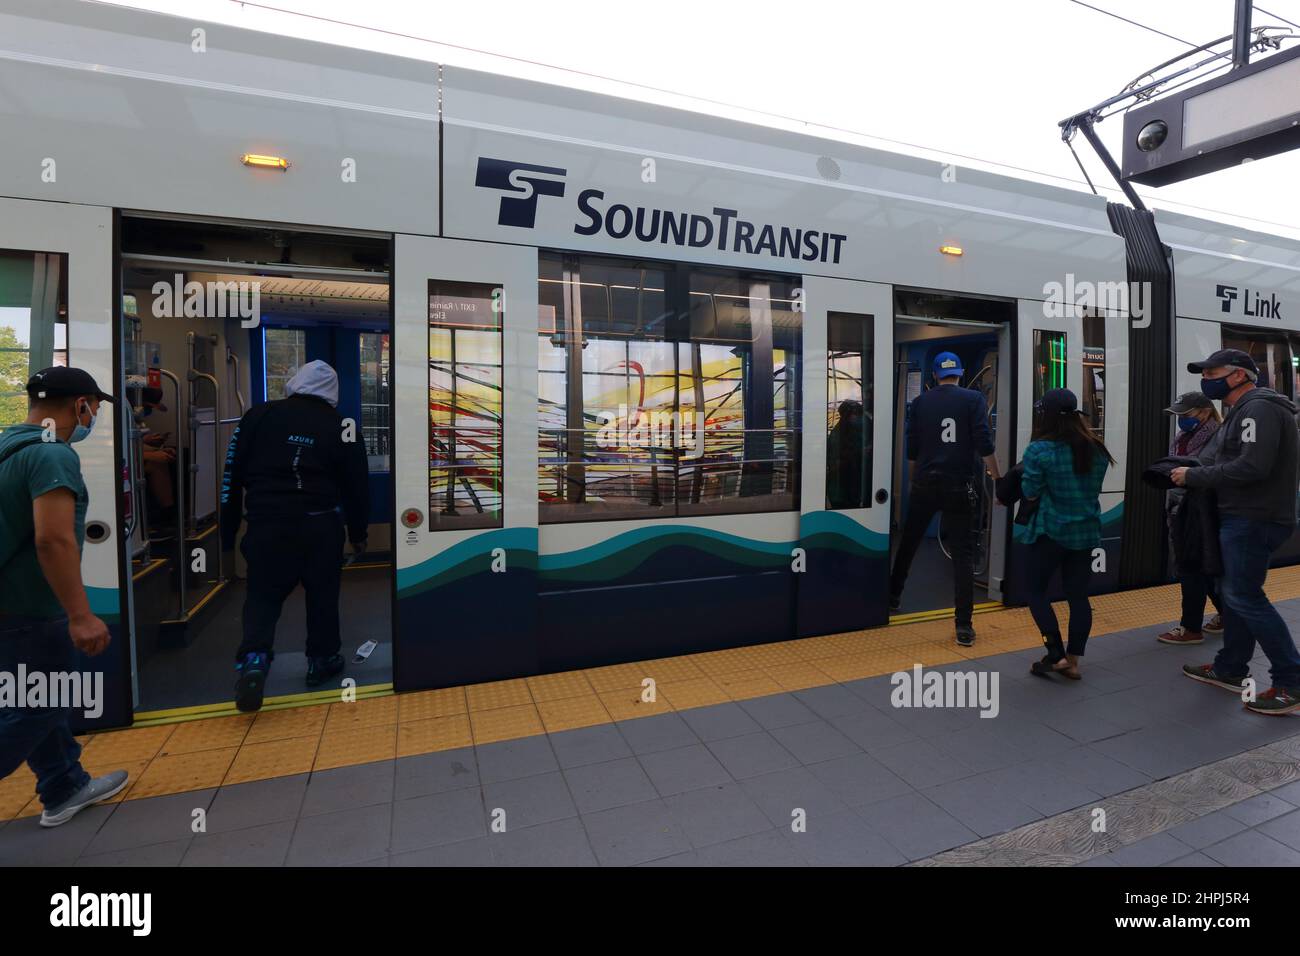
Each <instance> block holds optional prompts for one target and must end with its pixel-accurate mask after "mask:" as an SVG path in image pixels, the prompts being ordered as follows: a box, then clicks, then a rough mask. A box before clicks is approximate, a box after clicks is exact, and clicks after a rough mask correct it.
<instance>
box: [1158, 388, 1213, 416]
mask: <svg viewBox="0 0 1300 956" xmlns="http://www.w3.org/2000/svg"><path fill="white" fill-rule="evenodd" d="M1213 407H1214V403H1213V402H1212V401H1210V400H1209V399H1208V398H1206V397H1205V393H1204V392H1183V394H1181V395H1179V396H1178V397H1177V398H1176V399H1174V403H1173V404H1172V405H1170V406H1169V407H1168V408H1166V409H1165V414H1166V415H1182V414H1185V413H1187V412H1190V411H1195V410H1196V409H1198V408H1213Z"/></svg>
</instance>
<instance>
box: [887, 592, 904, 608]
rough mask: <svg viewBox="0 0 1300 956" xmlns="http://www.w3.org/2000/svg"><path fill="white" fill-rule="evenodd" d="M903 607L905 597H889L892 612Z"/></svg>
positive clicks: (899, 595)
mask: <svg viewBox="0 0 1300 956" xmlns="http://www.w3.org/2000/svg"><path fill="white" fill-rule="evenodd" d="M902 606H903V596H902V595H901V594H891V595H889V609H890V610H891V611H897V610H898V609H899V608H900V607H902Z"/></svg>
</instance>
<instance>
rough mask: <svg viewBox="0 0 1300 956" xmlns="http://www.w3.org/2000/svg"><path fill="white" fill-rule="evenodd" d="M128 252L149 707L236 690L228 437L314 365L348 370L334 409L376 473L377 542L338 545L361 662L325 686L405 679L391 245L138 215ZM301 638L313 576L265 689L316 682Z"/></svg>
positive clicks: (237, 581)
mask: <svg viewBox="0 0 1300 956" xmlns="http://www.w3.org/2000/svg"><path fill="white" fill-rule="evenodd" d="M121 247H122V273H121V290H122V321H121V335H122V341H121V369H122V376H123V381H122V382H121V383H120V384H121V388H122V393H123V394H124V395H125V396H126V397H127V399H128V401H125V402H122V403H121V405H120V408H121V409H122V414H123V417H124V419H125V420H124V422H123V426H124V429H123V434H124V435H126V436H127V440H126V442H125V445H124V451H125V454H126V461H125V462H124V466H123V486H124V489H125V491H126V509H125V510H126V523H125V527H124V529H123V530H124V534H123V539H124V540H125V542H126V549H127V552H128V554H127V557H128V559H129V569H130V570H129V574H128V579H129V585H130V587H129V607H130V610H131V613H132V615H133V618H134V627H133V629H132V633H133V670H134V673H133V675H132V676H133V685H134V687H135V695H136V699H135V701H134V704H135V708H136V712H137V715H140V714H141V713H146V714H147V713H149V712H156V711H172V710H176V709H181V708H200V709H202V708H206V707H211V706H214V705H222V704H225V703H228V702H229V701H230V700H231V697H232V693H233V683H234V669H233V668H234V658H235V651H236V649H237V647H238V645H239V642H240V638H241V631H242V608H243V601H244V593H245V588H246V580H245V577H244V572H245V562H244V558H243V556H242V555H241V554H240V551H239V545H238V543H237V545H236V549H235V551H234V552H233V553H232V554H226V555H223V554H222V549H221V546H220V540H221V529H220V521H221V517H220V509H219V507H218V500H219V494H220V486H221V478H222V471H223V467H224V459H225V454H226V447H227V444H228V442H229V439H230V436H231V433H232V431H233V429H234V427H235V425H236V424H237V423H238V421H239V419H240V417H241V416H242V415H243V413H244V412H245V411H246V410H247V409H249V408H251V407H252V406H254V405H256V404H258V403H260V402H265V401H274V400H276V399H279V398H283V397H284V387H285V383H286V382H288V381H289V379H290V378H291V377H292V376H293V374H294V372H295V371H296V370H297V369H298V368H299V367H300V366H301V365H303V364H304V363H306V362H308V361H311V360H314V359H321V360H324V361H326V362H328V363H329V364H330V365H331V366H333V367H334V369H335V370H336V371H337V372H338V375H339V402H338V408H339V411H340V412H341V413H342V414H343V416H344V417H345V418H349V417H350V418H352V419H353V420H354V421H355V423H356V433H357V434H358V436H359V437H360V439H361V440H363V441H364V442H365V444H366V454H367V460H368V464H369V471H370V473H369V521H370V525H369V534H368V546H367V550H366V552H365V553H364V554H362V555H360V556H354V555H352V554H351V552H350V551H348V553H347V555H346V556H345V555H340V560H342V561H344V562H345V564H344V568H343V574H342V583H341V585H340V594H339V604H340V609H341V630H342V635H343V647H342V650H341V653H342V654H343V656H344V659H345V661H346V662H347V664H346V667H345V669H344V671H343V673H342V674H341V675H339V676H338V677H336V678H335V679H334V681H333V682H332V683H328V684H324V685H321V686H320V687H319V688H316V690H321V691H327V690H329V689H331V688H336V687H338V686H340V683H341V681H343V680H345V679H348V678H351V679H352V680H354V681H355V682H356V684H357V685H358V686H365V685H371V684H386V683H389V682H391V680H392V647H391V640H392V638H391V635H392V628H391V615H392V597H391V595H392V574H393V570H392V529H391V525H390V522H389V515H390V514H391V511H392V501H391V497H392V491H391V488H392V484H391V481H390V477H391V476H390V467H389V462H390V446H389V439H390V435H391V430H390V422H391V408H390V398H391V392H390V373H389V369H390V357H391V356H390V350H389V343H390V333H391V319H390V308H389V290H390V285H389V272H390V270H389V263H390V262H391V257H390V242H389V241H388V239H387V238H386V237H384V238H367V237H355V236H345V235H335V234H319V233H301V232H289V231H284V230H272V229H266V228H262V229H245V228H240V227H234V226H229V225H215V224H211V223H200V222H190V221H174V220H162V219H152V218H146V217H131V216H124V217H123V219H122V229H121ZM239 533H240V540H241V541H242V534H243V527H242V523H241V529H240V532H239ZM305 636H306V622H305V613H304V602H303V590H302V587H301V586H299V587H298V588H296V589H295V591H294V592H293V593H292V594H291V595H290V597H289V598H288V600H286V602H285V604H284V609H283V612H282V614H281V617H280V620H279V623H278V626H277V628H276V642H275V649H276V653H275V661H274V664H273V665H272V667H271V672H270V676H269V679H268V682H267V686H266V695H267V697H268V698H269V697H275V696H284V695H292V694H301V693H303V692H305V691H306V690H307V687H306V686H305V682H304V678H305V675H306V659H305V654H304V642H305Z"/></svg>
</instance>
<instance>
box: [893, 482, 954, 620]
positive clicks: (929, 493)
mask: <svg viewBox="0 0 1300 956" xmlns="http://www.w3.org/2000/svg"><path fill="white" fill-rule="evenodd" d="M974 497H975V494H974V490H973V489H972V487H971V485H970V483H969V482H963V481H961V480H960V479H951V478H950V479H946V480H942V479H941V480H937V481H936V480H928V479H926V480H922V479H918V480H917V481H914V482H913V483H912V489H911V493H910V494H909V496H908V500H907V518H906V520H904V522H903V538H902V541H901V543H900V544H899V546H898V554H896V555H895V556H894V573H893V574H892V575H891V576H890V581H889V593H890V595H891V596H893V597H899V596H900V595H902V593H903V585H904V584H906V583H907V572H908V571H910V570H911V568H912V559H913V558H915V557H916V549H917V548H919V547H920V546H921V539H922V538H924V537H925V530H926V528H928V527H930V521H931V520H932V519H933V518H934V516H935V513H936V512H941V513H942V514H943V527H944V530H945V531H947V533H948V534H947V538H946V540H947V543H948V548H949V550H950V551H951V552H952V574H953V592H954V593H953V597H954V600H953V604H954V607H955V609H956V612H957V613H956V625H957V627H969V626H970V618H971V609H972V608H973V607H974V605H975V569H974V562H973V544H974V542H973V541H971V519H972V517H973V515H974Z"/></svg>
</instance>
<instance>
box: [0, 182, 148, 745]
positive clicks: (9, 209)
mask: <svg viewBox="0 0 1300 956" xmlns="http://www.w3.org/2000/svg"><path fill="white" fill-rule="evenodd" d="M112 261H113V214H112V211H111V210H109V209H104V208H100V207H97V206H80V205H76V204H72V203H47V202H29V201H25V200H16V199H0V375H2V376H3V384H0V429H4V428H8V427H11V426H13V425H17V424H19V423H21V422H23V421H25V420H26V418H27V394H26V391H25V388H24V387H25V385H26V383H27V379H28V378H29V377H30V376H31V374H32V373H33V372H37V371H40V370H41V369H43V368H47V367H49V366H51V365H71V366H76V367H79V368H83V369H85V370H86V371H88V372H89V373H90V374H91V375H92V376H94V378H95V381H96V382H98V383H99V385H100V387H101V388H103V389H104V390H105V391H108V392H114V393H115V394H117V390H116V389H115V388H113V383H114V374H113V363H114V356H113V349H112V322H113V316H112V312H111V310H110V308H109V304H110V303H111V302H112V301H113V274H112ZM119 397H120V396H119ZM121 410H122V404H121V403H119V404H118V406H117V407H116V408H114V407H112V406H109V405H107V404H105V405H103V406H101V409H100V412H99V415H98V418H97V419H96V426H95V429H94V430H93V431H92V432H91V434H90V436H89V437H88V438H86V439H85V440H84V441H82V442H80V443H78V444H77V446H76V451H77V454H78V456H79V457H80V458H81V470H82V475H83V477H84V479H85V482H86V489H87V491H88V493H89V495H90V503H89V506H88V508H87V511H86V539H85V546H84V548H83V550H82V557H81V577H82V581H83V582H84V583H85V586H86V591H87V595H88V597H89V599H90V607H91V610H92V611H94V613H96V614H97V615H99V616H100V617H101V618H102V619H103V620H104V621H105V622H106V623H107V624H108V626H109V629H110V631H111V633H112V636H113V641H112V643H111V644H110V645H109V648H108V650H106V651H105V652H104V653H103V654H101V655H99V656H98V657H93V658H88V657H80V658H79V660H78V665H77V666H78V669H79V670H82V671H85V672H90V673H93V674H101V675H102V681H103V683H102V687H101V689H100V691H99V692H98V695H97V696H98V700H99V704H102V707H98V706H95V707H90V708H86V709H79V710H77V711H76V714H75V717H74V724H75V726H76V727H77V728H78V729H85V728H89V727H96V726H100V727H103V726H114V725H119V724H123V723H126V722H128V721H129V720H130V695H131V672H130V654H129V648H128V642H127V637H126V628H125V627H124V620H125V614H124V609H123V607H122V605H121V603H120V594H119V589H118V585H119V580H118V579H119V573H120V569H119V564H118V559H117V541H118V540H119V539H120V538H121V536H122V535H123V533H124V531H123V529H124V527H125V526H124V524H123V519H124V517H125V519H126V520H127V521H129V520H130V514H129V499H128V500H126V501H124V500H123V495H122V489H123V484H122V466H121V460H120V459H119V457H118V453H117V450H116V447H115V442H116V441H117V436H118V432H119V422H118V421H117V420H116V419H117V415H118V414H119V413H120V412H121ZM124 507H125V508H126V514H125V515H124V514H123V508H124ZM3 604H4V601H3V597H2V596H0V607H3ZM91 686H94V679H92V683H91ZM96 710H98V711H99V713H98V714H96V713H95V711H96Z"/></svg>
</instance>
